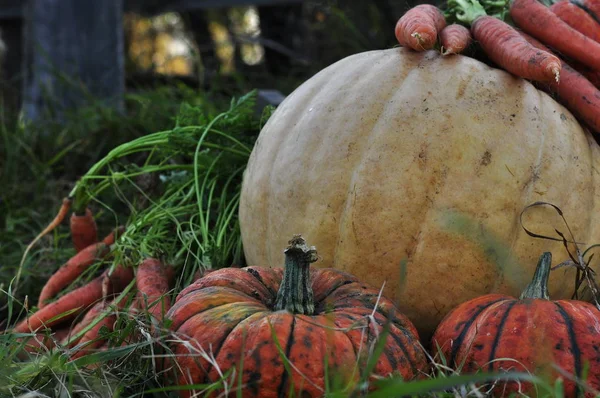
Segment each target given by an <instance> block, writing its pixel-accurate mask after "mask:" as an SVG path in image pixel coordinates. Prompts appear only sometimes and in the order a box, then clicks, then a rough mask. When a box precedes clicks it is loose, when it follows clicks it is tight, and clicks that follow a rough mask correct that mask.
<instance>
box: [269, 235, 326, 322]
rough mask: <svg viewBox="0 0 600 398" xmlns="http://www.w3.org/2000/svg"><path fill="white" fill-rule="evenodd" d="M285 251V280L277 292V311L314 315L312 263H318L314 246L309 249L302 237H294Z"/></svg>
mask: <svg viewBox="0 0 600 398" xmlns="http://www.w3.org/2000/svg"><path fill="white" fill-rule="evenodd" d="M289 244H290V245H289V246H288V247H287V248H286V249H285V252H284V253H285V268H284V270H283V280H282V281H281V286H280V287H279V291H278V292H277V301H276V302H275V310H276V311H279V310H288V311H290V312H292V313H294V314H305V315H312V314H314V312H315V303H314V300H313V291H312V286H311V285H310V263H314V262H315V261H317V251H316V249H315V247H314V246H311V247H308V246H307V245H306V241H305V240H304V238H302V236H300V235H294V237H293V238H292V240H290V241H289Z"/></svg>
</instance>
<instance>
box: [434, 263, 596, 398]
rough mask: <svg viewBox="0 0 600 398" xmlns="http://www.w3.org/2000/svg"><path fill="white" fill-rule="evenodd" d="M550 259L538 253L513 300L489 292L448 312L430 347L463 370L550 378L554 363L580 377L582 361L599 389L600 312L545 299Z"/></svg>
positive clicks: (570, 387) (506, 389)
mask: <svg viewBox="0 0 600 398" xmlns="http://www.w3.org/2000/svg"><path fill="white" fill-rule="evenodd" d="M551 262H552V255H551V254H550V253H548V252H547V253H544V254H543V255H542V256H541V258H540V260H539V262H538V265H537V269H536V271H535V275H534V278H533V281H532V282H531V283H530V284H529V286H527V288H526V289H525V291H524V292H523V293H522V294H521V296H520V298H518V299H517V298H514V297H510V296H505V295H500V294H489V295H486V296H482V297H479V298H476V299H473V300H471V301H468V302H466V303H464V304H462V305H460V306H458V307H457V308H456V309H454V310H453V311H451V312H450V313H449V314H448V315H447V316H446V318H444V320H443V321H442V322H441V324H440V325H439V326H438V328H437V330H436V332H435V334H434V336H433V347H434V349H435V347H437V346H439V347H440V348H441V352H442V354H443V355H444V357H445V358H446V360H447V363H448V364H449V365H450V366H454V367H457V368H458V367H461V372H463V373H464V372H474V371H477V370H479V369H481V370H484V371H495V370H508V369H511V370H516V371H530V372H533V373H534V374H536V375H538V376H540V375H544V374H546V375H548V376H549V377H550V378H556V377H558V376H559V374H558V372H557V371H556V369H554V368H553V365H556V366H558V367H560V368H561V369H563V371H565V372H567V373H568V374H570V375H574V376H577V377H578V378H580V377H582V375H583V370H584V367H585V365H586V363H587V364H589V365H590V368H589V369H590V371H589V374H588V379H587V383H589V385H590V386H592V387H593V388H595V389H597V390H598V389H600V312H599V311H598V309H597V308H596V307H595V306H593V305H592V304H590V303H586V302H582V301H576V300H557V301H551V300H550V299H549V296H548V286H547V284H548V277H549V273H550V265H551ZM564 389H565V392H564V396H566V397H575V396H579V395H578V393H579V392H582V390H581V388H580V387H578V386H577V385H576V383H574V382H572V381H570V380H568V379H566V378H565V380H564ZM523 390H527V386H521V387H519V385H518V384H517V383H516V382H509V383H507V384H506V385H497V386H496V387H495V389H494V392H495V395H504V394H506V395H508V394H509V393H511V392H517V391H523ZM586 396H590V397H592V396H593V395H592V394H590V393H586Z"/></svg>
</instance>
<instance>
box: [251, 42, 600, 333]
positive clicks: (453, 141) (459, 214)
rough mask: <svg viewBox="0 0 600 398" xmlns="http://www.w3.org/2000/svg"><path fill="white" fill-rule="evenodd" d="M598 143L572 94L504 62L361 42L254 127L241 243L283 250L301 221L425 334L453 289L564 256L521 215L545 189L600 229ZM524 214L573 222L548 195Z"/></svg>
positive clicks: (521, 274) (525, 275)
mask: <svg viewBox="0 0 600 398" xmlns="http://www.w3.org/2000/svg"><path fill="white" fill-rule="evenodd" d="M598 159H600V157H599V147H598V145H597V144H596V143H595V141H593V138H592V137H591V136H590V135H589V133H587V132H585V131H584V130H583V129H582V128H581V126H580V125H579V124H578V123H577V121H576V120H575V119H574V118H573V116H572V115H571V114H570V113H569V112H568V111H567V110H566V109H565V108H563V107H562V106H560V105H559V104H558V103H556V102H555V101H554V100H552V99H551V98H550V97H549V96H547V95H546V94H544V93H542V92H540V91H538V90H536V89H535V88H534V87H533V86H532V85H531V84H529V83H527V82H525V81H524V80H522V79H517V78H515V77H513V76H512V75H510V74H508V73H506V72H503V71H501V70H497V69H493V68H490V67H488V66H486V65H484V64H482V63H480V62H478V61H476V60H473V59H470V58H467V57H463V56H454V57H446V58H443V57H441V56H440V55H439V54H437V53H436V52H434V51H429V52H424V53H415V52H411V51H408V50H406V49H404V48H395V49H390V50H385V51H372V52H366V53H362V54H357V55H354V56H351V57H348V58H346V59H343V60H341V61H339V62H337V63H336V64H334V65H332V66H330V67H328V68H326V69H325V70H323V71H321V72H320V73H318V74H317V75H315V76H314V77H312V78H311V79H309V80H308V81H307V82H305V83H304V84H303V85H302V86H300V87H299V88H298V89H297V90H296V91H295V92H294V93H292V94H291V95H290V96H289V97H288V98H287V99H286V100H285V101H284V102H283V103H282V104H281V105H280V106H279V108H278V109H277V111H276V112H275V113H274V114H273V115H272V117H271V119H270V120H269V122H268V123H267V125H265V127H264V128H263V130H262V131H261V134H260V137H259V139H258V141H257V143H256V146H255V148H254V150H253V152H252V155H251V157H250V161H249V164H248V168H247V170H246V172H245V177H244V184H243V189H242V196H241V201H240V213H239V214H240V223H241V232H242V238H243V242H244V251H245V255H246V258H247V262H248V265H263V264H269V265H271V266H278V265H279V259H280V257H281V247H284V246H285V243H286V239H287V237H289V236H290V235H292V234H294V233H300V234H302V235H303V236H304V237H305V238H306V239H307V240H308V241H310V242H312V243H313V244H315V245H316V246H318V247H319V255H320V258H321V261H319V262H318V263H317V264H318V266H321V267H334V268H338V269H342V270H344V271H347V272H349V273H351V274H354V275H356V276H357V277H358V278H359V279H361V280H363V281H364V282H366V283H369V284H371V285H374V286H381V285H382V284H383V282H384V281H385V294H386V295H387V296H388V297H390V298H392V299H394V300H395V301H396V302H397V304H398V306H399V307H400V309H401V310H402V311H403V312H404V313H405V314H406V315H408V316H409V318H410V319H411V320H412V321H413V322H414V323H415V325H416V326H417V328H418V330H419V333H420V334H421V337H422V338H423V339H428V338H429V337H430V336H431V333H432V332H433V330H434V328H435V327H436V325H437V324H438V323H439V321H440V320H441V319H442V318H443V317H444V315H446V313H447V312H448V311H450V310H451V309H452V308H453V307H455V306H457V305H458V304H460V303H463V302H465V301H467V300H469V299H471V298H474V297H477V296H481V295H484V294H488V293H504V294H510V295H516V294H519V293H520V291H521V290H523V288H524V287H525V286H526V285H527V283H528V282H529V279H530V275H531V274H532V273H533V271H534V267H535V264H536V260H537V256H538V255H539V253H541V252H543V251H551V252H552V253H553V255H554V258H555V261H557V262H559V261H562V260H565V259H566V253H565V252H564V249H563V247H562V245H561V244H560V243H554V242H549V241H546V240H541V239H534V238H532V237H530V236H528V235H527V234H526V233H525V232H524V231H523V230H522V228H521V226H520V223H519V214H520V212H521V211H522V209H523V208H524V207H525V206H526V205H528V204H530V203H532V202H535V201H548V202H552V203H554V204H556V205H558V206H560V207H561V209H562V210H563V211H564V213H565V216H566V217H567V219H568V221H569V225H570V226H571V229H572V230H573V232H574V234H575V236H576V238H577V239H578V240H579V241H582V242H586V245H588V244H592V243H596V242H600V231H599V225H600V224H599V223H598V211H597V210H596V211H595V209H597V204H598V203H599V202H600V189H598V190H595V189H594V187H595V186H597V185H598V178H599V173H600V165H599V162H598ZM524 220H525V222H526V225H527V227H528V228H530V229H532V230H534V231H536V232H540V233H546V234H552V233H553V228H554V227H558V228H560V229H561V230H563V231H564V230H565V228H564V226H563V224H561V223H560V222H559V219H558V217H557V216H556V213H554V212H553V211H551V210H550V209H549V208H534V209H533V210H531V211H530V212H528V213H526V216H525V217H524ZM559 272H561V271H559ZM573 272H574V270H572V269H571V270H568V271H566V273H565V274H564V277H563V276H562V275H563V274H561V277H556V278H552V281H551V284H550V294H551V295H552V297H554V298H556V299H560V298H567V297H569V296H570V294H571V293H572V288H573V279H574V273H573Z"/></svg>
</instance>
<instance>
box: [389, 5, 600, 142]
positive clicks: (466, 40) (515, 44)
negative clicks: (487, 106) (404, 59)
mask: <svg viewBox="0 0 600 398" xmlns="http://www.w3.org/2000/svg"><path fill="white" fill-rule="evenodd" d="M508 1H509V0H507V3H506V4H505V6H506V10H507V11H508V12H502V13H494V14H493V15H489V10H490V9H491V8H492V6H493V7H497V6H498V2H497V1H493V2H491V1H489V0H481V2H479V1H478V0H448V3H447V9H446V10H445V11H442V10H441V9H439V8H437V7H435V6H432V5H429V4H422V5H418V6H416V7H414V8H412V9H410V10H409V11H407V12H406V13H405V14H404V15H403V16H402V17H401V18H400V19H399V20H398V23H397V24H396V29H395V34H396V38H397V40H398V43H399V44H400V45H401V46H405V47H409V48H411V49H413V50H415V51H426V50H431V49H434V48H436V47H437V48H439V49H440V51H441V53H442V54H443V55H451V54H460V53H463V52H464V51H465V50H466V49H467V48H468V47H469V46H470V45H471V44H472V43H474V44H477V45H479V46H480V47H481V49H482V50H483V52H484V53H485V54H486V56H487V57H488V58H489V59H490V60H491V61H493V62H494V63H495V64H497V65H498V66H499V67H501V68H503V69H505V70H506V71H508V72H510V73H512V74H514V75H516V76H519V77H522V78H524V79H528V80H530V81H532V82H534V83H535V84H536V85H537V86H538V87H539V88H541V89H543V90H545V91H547V92H549V93H551V94H553V95H555V96H556V97H557V99H558V100H559V101H560V102H561V103H562V104H563V105H564V106H565V107H566V108H567V109H569V110H570V111H571V112H572V113H573V114H574V115H575V116H576V117H577V118H578V119H579V120H580V121H581V122H582V123H583V124H585V125H587V126H588V127H589V128H590V130H591V131H592V132H594V133H596V134H600V0H558V1H556V2H555V3H554V4H552V5H551V6H550V7H548V6H546V5H544V4H542V3H540V2H539V1H538V0H513V1H512V2H511V3H510V4H509V3H508ZM508 15H510V18H511V19H512V23H514V25H515V26H513V25H511V24H509V23H507V22H505V21H504V20H503V19H504V18H505V17H506V16H508ZM447 19H453V20H456V21H457V22H458V23H452V24H447V22H446V21H447ZM467 27H468V28H467Z"/></svg>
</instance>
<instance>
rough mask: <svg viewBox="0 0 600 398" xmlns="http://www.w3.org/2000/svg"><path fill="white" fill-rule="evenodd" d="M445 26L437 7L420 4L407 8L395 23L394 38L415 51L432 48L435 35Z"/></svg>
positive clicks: (444, 20)
mask: <svg viewBox="0 0 600 398" xmlns="http://www.w3.org/2000/svg"><path fill="white" fill-rule="evenodd" d="M445 26H446V19H445V18H444V15H443V14H442V12H441V11H440V9H439V8H437V7H435V6H432V5H430V4H421V5H418V6H416V7H413V8H411V9H410V10H408V11H407V12H406V13H405V14H404V15H403V16H402V17H401V18H400V19H399V20H398V22H397V23H396V29H395V34H396V39H397V40H398V43H400V45H401V46H404V47H410V48H412V49H413V50H415V51H425V50H430V49H432V48H433V46H434V45H435V43H436V41H437V36H438V34H439V33H440V32H441V30H442V29H444V27H445Z"/></svg>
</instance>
